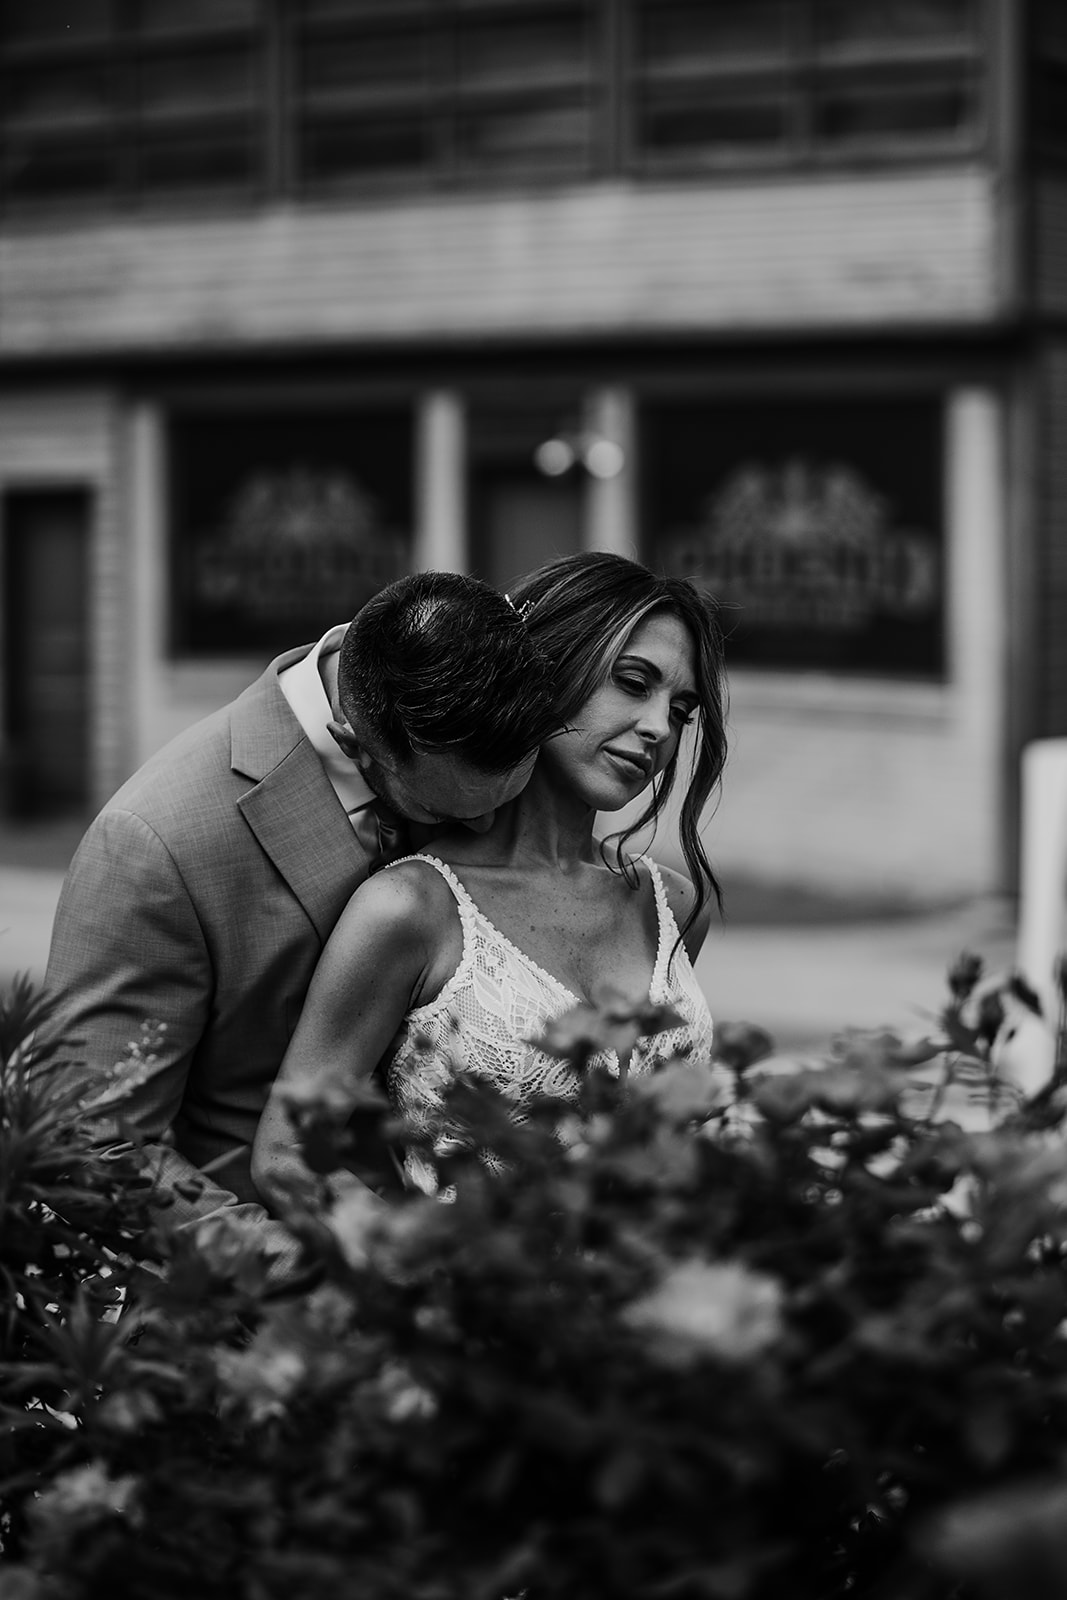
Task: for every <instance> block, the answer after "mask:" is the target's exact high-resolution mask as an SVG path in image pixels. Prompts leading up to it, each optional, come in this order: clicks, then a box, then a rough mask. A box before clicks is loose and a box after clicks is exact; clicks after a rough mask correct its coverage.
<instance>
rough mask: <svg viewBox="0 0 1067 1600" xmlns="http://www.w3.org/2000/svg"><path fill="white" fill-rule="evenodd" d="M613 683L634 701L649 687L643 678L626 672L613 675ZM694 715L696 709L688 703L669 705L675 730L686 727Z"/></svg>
mask: <svg viewBox="0 0 1067 1600" xmlns="http://www.w3.org/2000/svg"><path fill="white" fill-rule="evenodd" d="M614 681H615V682H616V683H617V684H618V686H619V688H620V689H622V690H623V692H624V693H625V694H629V695H632V696H633V697H634V699H637V698H638V696H640V695H646V694H648V692H649V685H648V684H647V682H646V681H645V679H644V678H637V677H633V676H632V675H631V674H630V673H628V672H617V673H615V675H614ZM696 714H697V707H696V706H695V705H690V704H689V702H688V701H678V702H676V703H673V704H672V705H671V721H672V722H673V724H674V726H675V727H676V728H686V727H688V726H689V724H690V723H691V722H692V720H693V718H694V717H695V716H696Z"/></svg>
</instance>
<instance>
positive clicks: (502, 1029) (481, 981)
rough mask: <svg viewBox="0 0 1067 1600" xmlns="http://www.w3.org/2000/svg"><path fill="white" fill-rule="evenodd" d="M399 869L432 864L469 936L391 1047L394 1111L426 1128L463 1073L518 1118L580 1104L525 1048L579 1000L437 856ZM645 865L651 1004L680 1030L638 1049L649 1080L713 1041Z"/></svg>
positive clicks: (567, 1075)
mask: <svg viewBox="0 0 1067 1600" xmlns="http://www.w3.org/2000/svg"><path fill="white" fill-rule="evenodd" d="M402 860H405V861H425V862H426V863H427V865H428V866H430V867H432V868H434V869H435V870H436V871H437V872H439V873H440V874H441V876H442V877H443V878H444V880H445V882H446V883H447V884H448V886H449V888H450V889H451V890H452V893H453V895H454V896H455V899H456V904H457V907H458V910H459V917H460V922H461V924H462V927H463V953H462V956H461V957H460V963H459V966H458V967H457V968H456V970H455V972H454V973H453V974H452V976H451V978H449V980H448V982H447V983H446V984H445V985H444V987H443V988H442V990H441V992H440V994H439V995H438V996H437V998H436V999H434V1000H431V1001H430V1002H429V1004H427V1005H424V1006H418V1007H416V1009H415V1010H413V1011H410V1012H409V1013H408V1015H407V1016H406V1017H405V1019H404V1022H403V1025H402V1026H401V1028H400V1030H399V1032H398V1034H397V1036H396V1039H395V1040H394V1043H393V1053H392V1057H391V1060H390V1061H389V1064H388V1067H387V1071H386V1084H387V1087H388V1091H389V1095H390V1098H391V1099H392V1101H393V1103H394V1104H395V1105H396V1107H397V1109H398V1110H399V1111H402V1112H403V1113H404V1114H405V1115H406V1116H408V1117H411V1118H413V1119H414V1120H416V1121H417V1122H423V1123H424V1125H425V1122H426V1121H432V1119H433V1115H434V1109H435V1107H436V1106H437V1105H439V1103H440V1096H441V1092H442V1090H443V1089H444V1087H445V1086H446V1084H447V1082H448V1079H449V1078H450V1076H451V1074H452V1072H453V1071H462V1070H467V1071H470V1072H474V1073H477V1074H478V1075H479V1076H480V1077H484V1078H487V1079H488V1080H489V1081H490V1082H491V1083H492V1084H493V1085H494V1086H495V1087H496V1088H497V1089H499V1090H500V1092H501V1093H502V1094H505V1095H507V1096H508V1097H509V1098H510V1099H512V1100H514V1101H515V1103H516V1110H517V1112H518V1113H519V1114H521V1111H522V1108H523V1106H524V1105H527V1104H529V1102H530V1101H531V1100H533V1099H535V1098H539V1097H541V1096H543V1095H546V1094H550V1095H558V1096H561V1097H568V1096H570V1095H571V1094H573V1093H574V1091H575V1089H576V1082H575V1078H574V1074H573V1071H572V1070H571V1068H570V1067H569V1065H568V1064H567V1063H566V1062H564V1061H558V1060H556V1059H555V1058H554V1057H552V1056H549V1055H546V1054H545V1053H544V1051H541V1050H537V1049H535V1048H534V1047H533V1046H532V1045H530V1044H528V1043H526V1042H525V1041H526V1040H528V1039H529V1038H531V1037H534V1036H536V1035H537V1034H538V1033H539V1032H541V1030H542V1029H543V1027H544V1025H545V1024H546V1023H547V1022H549V1021H551V1020H552V1019H553V1018H555V1017H558V1016H561V1015H562V1014H563V1012H565V1011H569V1010H570V1009H571V1008H572V1007H573V1006H576V1005H580V1004H581V1003H582V1001H581V997H580V996H579V995H577V994H575V993H574V991H573V990H571V989H568V988H567V986H566V984H564V983H562V982H561V981H560V980H559V979H558V978H555V977H553V976H552V974H551V973H550V972H546V971H545V969H544V968H543V967H540V966H538V964H537V962H536V961H534V960H532V958H531V957H530V956H528V955H526V954H525V952H524V951H522V950H520V949H519V948H518V946H517V945H514V944H512V942H511V940H510V939H508V938H507V937H506V936H505V935H504V934H503V933H501V932H500V930H499V929H498V928H496V927H495V926H494V925H493V923H491V922H490V921H489V919H488V917H486V916H485V915H484V913H483V912H482V911H481V910H479V908H478V906H477V905H476V904H475V902H474V901H473V900H472V899H471V897H470V895H469V894H468V893H467V890H466V889H465V888H464V887H463V885H462V884H461V883H460V881H459V879H458V878H457V877H456V875H455V873H454V872H453V871H452V870H451V868H450V867H448V866H446V865H445V863H444V862H443V861H439V860H438V859H437V857H436V856H430V855H414V856H405V857H403V858H402ZM641 860H642V862H643V863H644V865H645V866H646V867H647V869H648V871H649V873H650V875H651V878H652V884H653V887H654V889H655V895H656V913H657V927H658V937H657V948H656V959H655V962H654V965H653V969H652V980H651V983H650V986H649V998H650V1000H651V1001H652V1002H653V1004H657V1005H670V1006H671V1007H673V1008H674V1010H675V1011H677V1012H678V1014H679V1016H680V1017H681V1018H682V1019H683V1020H682V1023H681V1024H680V1026H678V1027H676V1028H672V1029H669V1030H668V1031H667V1032H665V1033H657V1034H649V1035H643V1036H642V1037H641V1038H639V1039H638V1040H637V1043H636V1045H635V1046H634V1050H633V1054H632V1057H631V1060H630V1066H629V1071H630V1073H631V1074H634V1073H644V1072H650V1071H651V1070H652V1069H653V1067H654V1066H655V1065H656V1064H657V1063H658V1062H662V1061H665V1060H667V1059H669V1058H670V1057H671V1056H674V1055H678V1054H686V1055H688V1054H692V1055H694V1056H703V1057H707V1056H708V1055H709V1054H710V1051H711V1044H712V1032H713V1029H712V1020H711V1014H710V1013H709V1011H708V1007H707V1002H706V1001H705V999H704V996H703V995H702V994H701V992H700V989H699V987H698V985H697V981H696V978H695V976H694V974H693V968H692V965H691V964H690V961H689V957H688V955H687V954H686V951H685V948H684V946H682V945H679V946H678V948H677V950H676V951H675V954H674V958H673V960H671V959H670V957H671V951H672V949H674V946H675V943H676V941H677V938H678V928H677V924H676V923H675V920H674V915H673V913H672V911H671V908H670V905H669V904H668V901H667V893H666V890H665V889H664V886H663V879H662V878H661V876H660V873H659V869H658V868H657V867H656V864H655V862H653V861H651V860H649V859H648V858H647V857H641ZM400 865H401V862H400V861H395V862H392V863H390V867H395V866H400ZM384 870H385V871H389V870H390V868H389V867H387V868H385V869H384ZM593 1064H595V1065H598V1066H602V1067H604V1068H606V1069H607V1071H608V1072H611V1073H616V1074H617V1073H618V1071H619V1061H618V1057H617V1056H616V1054H615V1052H614V1051H607V1050H605V1051H600V1052H599V1053H598V1054H597V1055H596V1056H594V1057H593ZM413 1176H414V1174H413ZM416 1181H418V1179H417V1178H416Z"/></svg>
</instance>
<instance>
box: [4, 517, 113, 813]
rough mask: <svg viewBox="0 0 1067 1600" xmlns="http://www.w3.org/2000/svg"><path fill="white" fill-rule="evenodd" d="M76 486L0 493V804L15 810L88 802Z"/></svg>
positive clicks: (84, 566)
mask: <svg viewBox="0 0 1067 1600" xmlns="http://www.w3.org/2000/svg"><path fill="white" fill-rule="evenodd" d="M90 504H91V502H90V496H89V493H88V491H86V490H82V489H63V490H47V491H45V490H41V491H38V490H33V491H29V490H27V491H22V490H18V491H12V492H10V493H8V494H7V495H5V496H4V501H3V516H2V521H0V529H2V540H3V549H2V560H0V595H2V597H3V746H2V750H3V758H2V759H3V773H4V779H5V781H4V784H3V809H4V810H5V811H6V813H7V814H8V816H11V817H18V818H30V817H44V816H51V817H55V816H62V815H71V814H75V813H83V812H84V811H85V810H86V808H87V806H88V803H89V715H90V707H89V627H88V599H87V596H88V578H89V526H90Z"/></svg>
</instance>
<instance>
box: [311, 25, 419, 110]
mask: <svg viewBox="0 0 1067 1600" xmlns="http://www.w3.org/2000/svg"><path fill="white" fill-rule="evenodd" d="M300 76H301V86H302V89H303V92H304V93H305V94H307V95H309V96H313V97H314V98H316V99H319V98H320V97H321V96H322V94H323V93H324V92H325V93H330V92H333V93H336V92H337V91H343V90H351V89H357V90H360V91H365V90H367V89H377V90H380V91H382V92H383V93H384V92H387V91H390V90H397V89H408V90H413V91H421V90H422V88H423V87H424V85H425V81H426V36H425V33H424V32H423V31H422V30H421V29H419V28H418V26H417V25H416V26H412V27H410V28H407V29H405V30H404V31H403V32H390V31H376V32H373V33H364V34H358V35H356V36H354V37H349V36H345V35H340V36H336V37H335V36H330V35H327V36H325V37H322V38H312V39H309V40H308V41H307V43H306V44H305V46H304V50H303V54H302V57H301V73H300Z"/></svg>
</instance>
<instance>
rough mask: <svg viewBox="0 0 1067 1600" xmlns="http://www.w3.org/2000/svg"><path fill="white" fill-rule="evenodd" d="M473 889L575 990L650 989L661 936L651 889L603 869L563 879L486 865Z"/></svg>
mask: <svg viewBox="0 0 1067 1600" xmlns="http://www.w3.org/2000/svg"><path fill="white" fill-rule="evenodd" d="M469 889H470V892H471V894H472V897H473V898H474V900H475V902H476V903H477V905H478V907H479V909H480V910H481V911H482V913H483V914H484V915H485V916H486V917H487V918H488V920H489V921H490V922H491V923H492V924H493V925H494V927H496V928H497V929H498V931H499V932H500V933H502V934H503V935H504V937H505V938H506V939H508V940H509V941H510V942H511V943H512V944H513V945H514V946H515V947H516V948H517V949H518V950H520V951H521V952H522V954H523V955H525V956H528V957H529V958H530V960H532V961H534V962H536V964H537V965H538V966H539V967H542V968H543V969H544V970H545V971H547V972H549V973H551V974H552V976H553V977H555V978H556V979H557V980H558V981H560V982H561V983H563V984H564V985H565V987H567V988H569V989H571V990H572V991H573V992H574V993H576V994H579V995H584V996H587V997H591V996H592V995H594V994H595V993H596V991H597V990H598V989H600V988H602V987H604V986H610V987H611V988H614V989H619V990H622V991H623V992H624V993H629V992H631V991H633V992H634V994H635V997H636V996H637V995H638V991H640V995H641V997H643V994H644V992H646V991H647V989H648V982H649V975H650V970H651V964H652V962H653V961H654V959H655V952H656V945H657V940H658V923H657V919H656V911H655V903H654V900H653V897H652V896H651V894H646V893H643V892H641V891H640V890H637V891H635V890H634V889H632V888H631V887H630V886H629V885H627V884H626V883H625V881H624V880H622V879H621V878H618V877H616V876H612V878H611V880H610V881H607V882H606V881H605V880H604V877H603V875H602V874H599V873H593V874H590V878H589V880H588V881H573V882H569V883H562V884H561V883H560V882H559V881H558V880H557V881H555V882H553V881H552V880H550V879H547V878H546V879H542V878H541V877H540V876H539V875H537V876H531V877H530V878H528V879H526V881H525V882H523V881H521V880H519V881H516V880H514V879H513V880H512V881H510V882H507V881H505V880H504V879H503V878H498V879H497V881H496V882H495V883H494V882H493V881H492V879H491V876H490V874H488V873H487V874H485V875H484V876H483V875H479V882H478V883H477V884H474V883H473V882H471V883H470V884H469Z"/></svg>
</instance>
